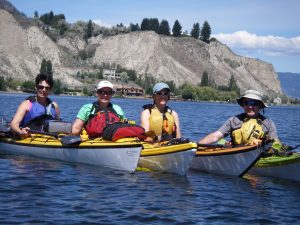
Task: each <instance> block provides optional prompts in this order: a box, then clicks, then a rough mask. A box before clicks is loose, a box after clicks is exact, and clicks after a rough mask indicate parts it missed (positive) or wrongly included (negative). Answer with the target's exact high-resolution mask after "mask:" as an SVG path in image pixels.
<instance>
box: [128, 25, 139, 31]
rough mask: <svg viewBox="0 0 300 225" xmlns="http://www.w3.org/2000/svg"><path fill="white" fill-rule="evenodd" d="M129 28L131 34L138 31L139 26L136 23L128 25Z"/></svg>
mask: <svg viewBox="0 0 300 225" xmlns="http://www.w3.org/2000/svg"><path fill="white" fill-rule="evenodd" d="M129 27H130V30H131V31H132V32H134V31H138V30H140V26H139V24H138V23H136V24H132V23H130V25H129Z"/></svg>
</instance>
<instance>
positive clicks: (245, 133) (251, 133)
mask: <svg viewBox="0 0 300 225" xmlns="http://www.w3.org/2000/svg"><path fill="white" fill-rule="evenodd" d="M237 103H238V104H239V105H240V106H241V107H242V108H243V110H244V112H243V113H241V114H238V115H236V116H233V117H231V118H229V119H228V120H227V121H226V122H225V123H224V124H223V125H222V126H221V127H220V128H219V129H218V130H217V131H215V132H213V133H210V134H208V135H207V136H205V137H204V138H202V139H200V140H199V142H198V143H199V144H212V143H215V142H217V141H219V140H220V139H222V138H224V137H226V136H228V135H230V136H231V143H232V144H233V145H240V144H259V143H260V142H261V141H262V140H265V139H272V140H277V139H278V136H277V131H276V126H275V124H274V123H273V121H272V120H271V119H268V118H266V117H265V116H263V115H262V114H261V113H260V111H261V110H262V109H264V108H267V107H268V106H267V104H266V103H265V102H264V101H263V97H262V94H261V93H260V92H259V91H256V90H247V91H245V93H244V94H243V95H242V96H241V97H240V98H238V99H237Z"/></svg>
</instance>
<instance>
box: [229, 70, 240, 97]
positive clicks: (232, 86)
mask: <svg viewBox="0 0 300 225" xmlns="http://www.w3.org/2000/svg"><path fill="white" fill-rule="evenodd" d="M228 91H234V92H236V93H237V94H239V93H240V89H239V87H238V85H237V83H236V81H235V79H234V76H233V75H231V77H230V80H229V82H228Z"/></svg>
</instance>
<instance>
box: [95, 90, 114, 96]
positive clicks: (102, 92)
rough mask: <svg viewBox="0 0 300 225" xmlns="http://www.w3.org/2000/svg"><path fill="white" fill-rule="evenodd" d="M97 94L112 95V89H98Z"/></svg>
mask: <svg viewBox="0 0 300 225" xmlns="http://www.w3.org/2000/svg"><path fill="white" fill-rule="evenodd" d="M97 93H98V94H100V95H112V94H113V93H112V91H101V90H98V91H97Z"/></svg>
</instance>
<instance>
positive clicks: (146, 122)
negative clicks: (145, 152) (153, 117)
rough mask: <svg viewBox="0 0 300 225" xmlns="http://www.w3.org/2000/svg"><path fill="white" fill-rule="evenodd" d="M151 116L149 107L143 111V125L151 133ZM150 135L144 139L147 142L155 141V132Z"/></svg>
mask: <svg viewBox="0 0 300 225" xmlns="http://www.w3.org/2000/svg"><path fill="white" fill-rule="evenodd" d="M149 117H150V111H149V110H148V109H145V110H144V111H142V113H141V127H143V128H144V129H145V132H148V133H149V130H150V124H149ZM148 135H149V137H147V138H146V139H145V140H144V141H146V142H151V143H152V142H154V139H155V133H154V131H153V133H151V134H148Z"/></svg>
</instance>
